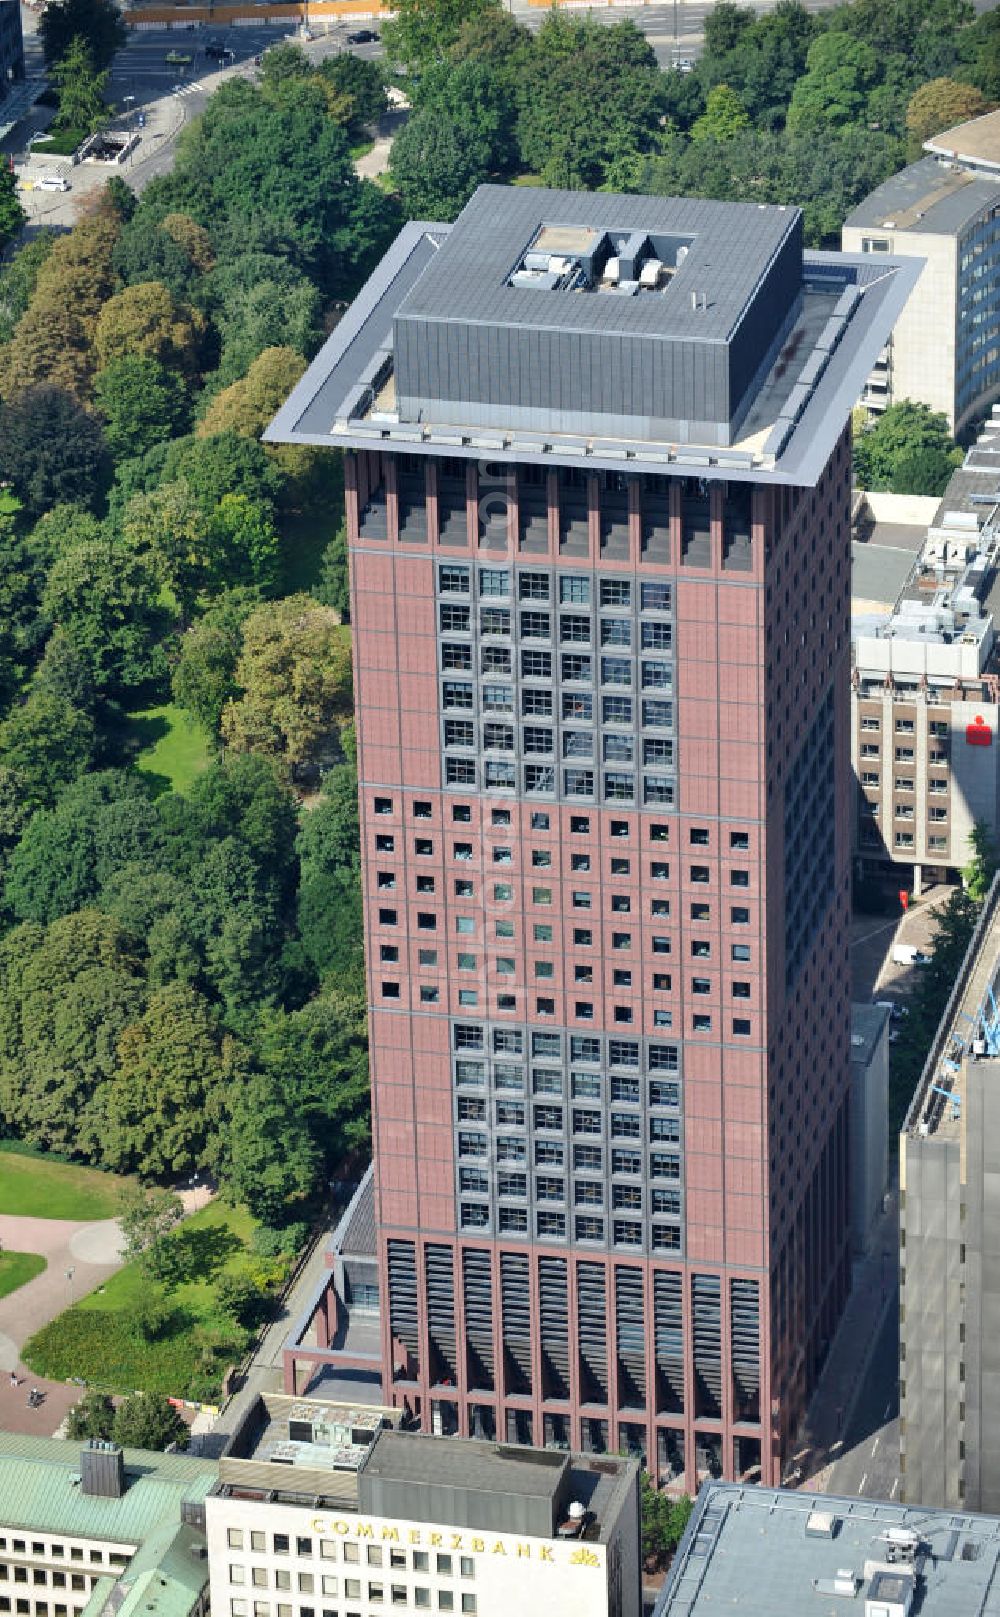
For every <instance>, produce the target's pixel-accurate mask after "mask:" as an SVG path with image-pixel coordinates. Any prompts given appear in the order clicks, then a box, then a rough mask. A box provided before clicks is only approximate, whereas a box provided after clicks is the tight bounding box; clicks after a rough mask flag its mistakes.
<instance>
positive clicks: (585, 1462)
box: [205, 1397, 642, 1617]
mask: <svg viewBox="0 0 1000 1617" xmlns="http://www.w3.org/2000/svg"><path fill="white" fill-rule="evenodd" d="M395 1422H398V1412H396V1411H391V1410H373V1409H365V1410H359V1409H350V1408H346V1407H343V1406H338V1405H335V1404H330V1403H322V1402H316V1401H313V1400H310V1401H305V1400H295V1399H292V1398H281V1397H268V1398H267V1400H266V1404H261V1405H258V1406H257V1407H256V1408H254V1409H252V1410H251V1411H250V1413H249V1416H248V1419H247V1423H246V1426H245V1427H244V1428H243V1429H241V1431H239V1432H237V1433H236V1435H235V1437H234V1440H233V1443H232V1444H231V1446H230V1448H229V1449H228V1450H227V1453H226V1454H225V1455H224V1456H223V1458H222V1460H221V1461H220V1464H219V1482H218V1485H217V1487H216V1488H215V1489H213V1491H212V1493H211V1495H210V1496H209V1498H208V1500H207V1501H206V1509H205V1514H206V1523H207V1533H208V1547H209V1559H210V1563H211V1569H212V1612H213V1617H375V1614H380V1613H382V1612H383V1611H385V1610H386V1608H387V1607H390V1606H391V1607H392V1608H393V1609H394V1610H395V1609H399V1610H401V1611H408V1612H413V1611H418V1612H419V1611H434V1612H455V1613H460V1614H465V1617H510V1614H511V1613H512V1612H518V1611H526V1612H527V1611H543V1610H544V1611H547V1612H551V1613H552V1617H640V1612H641V1610H642V1600H641V1591H640V1574H639V1471H638V1466H637V1464H636V1462H635V1461H634V1460H625V1459H621V1458H614V1459H594V1458H593V1457H591V1456H585V1455H576V1454H553V1453H550V1452H548V1451H547V1450H544V1449H519V1448H514V1449H512V1448H508V1447H506V1446H504V1445H503V1444H499V1443H486V1442H475V1441H467V1440H464V1439H461V1438H434V1437H424V1436H420V1435H419V1434H417V1433H413V1432H404V1431H400V1430H398V1429H394V1424H393V1423H395Z"/></svg>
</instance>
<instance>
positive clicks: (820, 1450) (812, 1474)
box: [787, 1176, 899, 1493]
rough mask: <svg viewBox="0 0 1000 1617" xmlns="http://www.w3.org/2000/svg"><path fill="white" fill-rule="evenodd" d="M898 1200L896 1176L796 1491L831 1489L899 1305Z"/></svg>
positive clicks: (806, 1437)
mask: <svg viewBox="0 0 1000 1617" xmlns="http://www.w3.org/2000/svg"><path fill="white" fill-rule="evenodd" d="M898 1199H899V1193H898V1187H897V1184H896V1180H895V1176H894V1178H893V1182H892V1184H891V1186H890V1199H889V1210H888V1212H886V1213H883V1214H882V1215H881V1216H880V1218H879V1220H878V1223H877V1225H876V1227H875V1233H874V1235H873V1237H872V1244H871V1250H870V1251H869V1253H868V1254H867V1256H866V1257H864V1258H860V1259H858V1260H857V1261H856V1262H855V1265H854V1276H853V1286H852V1289H851V1295H850V1297H849V1298H848V1302H847V1307H846V1308H845V1309H844V1313H843V1317H842V1318H841V1321H840V1326H839V1328H838V1330H837V1334H836V1336H835V1337H834V1339H833V1344H832V1346H831V1348H830V1352H829V1355H828V1357H827V1361H826V1364H825V1365H824V1367H823V1373H822V1375H821V1377H820V1382H819V1386H818V1387H817V1389H816V1391H815V1393H814V1394H813V1399H812V1402H811V1404H810V1405H809V1409H808V1411H807V1413H806V1418H805V1421H804V1423H803V1426H802V1429H801V1431H800V1433H799V1443H798V1448H797V1450H796V1453H795V1455H794V1456H793V1460H792V1466H793V1470H792V1471H791V1473H789V1474H788V1477H787V1480H788V1483H789V1485H790V1486H792V1487H795V1486H800V1487H802V1488H803V1489H806V1490H808V1491H810V1492H814V1493H822V1492H823V1491H824V1489H825V1488H826V1487H827V1485H828V1483H829V1480H830V1472H831V1470H832V1468H833V1465H834V1463H835V1462H836V1460H837V1459H838V1458H839V1455H840V1452H841V1450H840V1443H841V1440H842V1439H843V1435H844V1433H845V1432H846V1431H847V1430H848V1429H849V1427H850V1423H851V1416H852V1414H853V1412H854V1406H855V1404H856V1403H857V1401H858V1398H859V1397H860V1395H861V1392H862V1391H863V1389H864V1383H865V1375H866V1372H867V1370H868V1365H869V1361H870V1359H871V1356H872V1353H873V1351H874V1349H875V1344H876V1341H877V1340H878V1335H879V1330H880V1327H881V1325H882V1322H883V1320H884V1318H885V1315H886V1311H887V1309H890V1308H895V1307H896V1306H897V1297H898V1290H897V1268H898V1264H899V1230H898ZM796 1473H797V1474H796Z"/></svg>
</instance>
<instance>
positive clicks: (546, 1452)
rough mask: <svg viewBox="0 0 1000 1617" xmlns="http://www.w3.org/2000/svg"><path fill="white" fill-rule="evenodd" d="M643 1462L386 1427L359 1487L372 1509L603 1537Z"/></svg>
mask: <svg viewBox="0 0 1000 1617" xmlns="http://www.w3.org/2000/svg"><path fill="white" fill-rule="evenodd" d="M637 1470H638V1462H637V1461H636V1460H630V1459H625V1458H624V1457H622V1456H618V1455H589V1454H574V1453H570V1452H568V1451H560V1450H553V1449H538V1448H528V1447H521V1446H517V1447H511V1446H509V1445H507V1444H504V1443H496V1442H486V1441H481V1440H479V1439H474V1438H462V1437H428V1436H426V1435H424V1434H423V1433H420V1432H401V1431H396V1432H380V1433H379V1435H378V1437H377V1438H376V1440H375V1445H374V1447H373V1449H372V1451H371V1454H370V1455H369V1457H368V1459H367V1461H366V1462H365V1464H364V1466H363V1467H362V1470H361V1473H360V1475H359V1478H358V1489H359V1499H360V1507H361V1509H362V1511H364V1512H365V1513H366V1514H369V1515H389V1516H400V1517H403V1518H404V1519H409V1520H412V1521H426V1522H433V1521H435V1520H436V1521H440V1522H446V1523H449V1524H451V1525H453V1526H456V1527H467V1528H470V1529H472V1530H473V1531H482V1532H488V1531H490V1530H491V1529H495V1530H497V1531H500V1532H502V1531H507V1532H523V1533H527V1534H531V1535H533V1536H535V1537H540V1538H576V1537H582V1538H585V1539H587V1540H589V1541H590V1542H596V1543H600V1542H602V1541H604V1540H605V1539H607V1538H608V1537H609V1536H610V1535H611V1534H612V1532H613V1531H614V1528H615V1525H616V1523H617V1521H618V1519H619V1516H620V1514H621V1511H622V1509H623V1508H624V1505H625V1502H626V1500H627V1498H628V1496H629V1493H630V1491H631V1490H632V1488H633V1487H634V1485H635V1481H636V1476H637ZM574 1502H575V1503H576V1504H577V1505H579V1506H582V1507H583V1510H584V1512H585V1515H584V1516H583V1518H582V1527H581V1525H580V1524H579V1523H574V1522H573V1521H572V1520H571V1516H570V1506H571V1504H572V1503H574Z"/></svg>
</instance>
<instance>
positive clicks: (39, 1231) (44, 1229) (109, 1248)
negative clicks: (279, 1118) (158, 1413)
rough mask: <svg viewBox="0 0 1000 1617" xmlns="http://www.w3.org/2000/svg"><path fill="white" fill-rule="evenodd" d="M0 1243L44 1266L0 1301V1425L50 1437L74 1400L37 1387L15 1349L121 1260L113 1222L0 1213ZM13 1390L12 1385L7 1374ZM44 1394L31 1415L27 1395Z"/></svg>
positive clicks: (63, 1391) (68, 1390) (57, 1384)
mask: <svg viewBox="0 0 1000 1617" xmlns="http://www.w3.org/2000/svg"><path fill="white" fill-rule="evenodd" d="M179 1194H180V1198H181V1201H182V1202H183V1203H184V1211H185V1213H193V1212H196V1211H197V1209H198V1208H200V1207H204V1206H205V1204H206V1202H208V1201H209V1200H210V1199H211V1198H210V1192H209V1190H208V1188H207V1187H206V1186H204V1185H201V1186H199V1187H198V1189H197V1190H191V1189H185V1190H182V1191H181V1192H180V1193H179ZM0 1242H2V1243H3V1246H4V1247H5V1248H7V1249H8V1250H9V1251H11V1252H39V1253H41V1255H42V1257H43V1258H44V1259H45V1260H46V1264H47V1267H46V1268H45V1269H44V1270H43V1271H42V1273H41V1274H40V1275H36V1276H35V1278H34V1280H29V1281H28V1283H27V1285H26V1286H21V1287H20V1288H19V1289H18V1290H17V1291H12V1292H11V1293H10V1295H9V1296H8V1297H4V1298H2V1299H0V1427H3V1428H5V1429H6V1430H7V1431H9V1432H32V1433H33V1434H34V1435H35V1436H36V1437H47V1436H50V1435H51V1434H52V1433H53V1432H54V1431H55V1430H56V1428H57V1427H58V1426H59V1425H60V1424H61V1423H62V1421H63V1420H64V1418H65V1416H66V1414H67V1412H68V1411H69V1409H70V1408H71V1406H72V1405H73V1404H75V1403H76V1401H77V1399H78V1398H79V1396H80V1389H79V1388H78V1387H75V1386H73V1385H69V1384H67V1383H66V1382H62V1381H40V1380H37V1379H36V1378H34V1377H32V1376H30V1375H29V1372H28V1371H27V1370H26V1369H25V1367H24V1365H23V1364H22V1363H21V1358H20V1355H21V1349H22V1348H23V1346H24V1344H25V1342H27V1340H28V1339H29V1337H31V1336H34V1334H35V1332H36V1331H40V1330H41V1328H42V1326H43V1325H47V1324H48V1323H49V1321H50V1320H51V1319H55V1317H56V1315H57V1314H61V1313H62V1312H63V1311H64V1309H67V1308H69V1306H70V1305H71V1303H75V1302H78V1301H79V1299H80V1298H81V1297H84V1296H85V1295H86V1294H87V1292H88V1291H93V1290H94V1289H95V1288H96V1287H97V1286H100V1285H102V1284H103V1282H104V1281H105V1280H108V1279H109V1278H110V1277H111V1275H113V1274H114V1273H115V1271H116V1270H118V1269H120V1268H121V1266H122V1263H123V1261H124V1249H123V1243H122V1234H121V1230H120V1229H119V1227H118V1220H117V1219H114V1218H105V1219H100V1220H97V1221H95V1222H92V1223H76V1222H74V1221H73V1220H72V1219H62V1218H21V1217H19V1216H18V1215H17V1214H15V1213H0ZM12 1372H13V1373H14V1374H15V1375H16V1376H17V1380H18V1385H17V1386H16V1387H14V1386H12V1385H11V1373H12ZM32 1386H37V1387H38V1388H39V1389H40V1390H41V1391H43V1392H44V1393H45V1400H44V1402H43V1403H42V1404H41V1405H39V1407H38V1408H37V1409H31V1408H29V1406H28V1390H29V1388H30V1387H32Z"/></svg>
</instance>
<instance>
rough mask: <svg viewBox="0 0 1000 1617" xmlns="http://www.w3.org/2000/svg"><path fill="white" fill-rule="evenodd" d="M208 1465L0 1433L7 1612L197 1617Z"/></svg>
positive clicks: (1, 1605) (1, 1600) (27, 1616)
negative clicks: (151, 1614) (152, 1614)
mask: <svg viewBox="0 0 1000 1617" xmlns="http://www.w3.org/2000/svg"><path fill="white" fill-rule="evenodd" d="M216 1472H217V1467H216V1465H215V1462H214V1461H213V1460H203V1459H198V1458H193V1457H189V1456H188V1455H184V1454H151V1453H147V1452H145V1451H143V1450H139V1449H135V1450H133V1449H126V1450H124V1451H123V1450H122V1449H120V1448H118V1447H117V1446H116V1445H114V1444H111V1443H88V1444H86V1445H85V1446H84V1447H83V1449H82V1450H81V1449H80V1448H79V1447H78V1446H77V1445H76V1444H75V1443H67V1442H60V1441H58V1440H57V1439H55V1438H45V1437H22V1436H19V1435H16V1434H15V1433H12V1432H0V1613H2V1614H3V1617H8V1614H9V1617H107V1614H111V1613H113V1614H114V1617H148V1614H149V1613H150V1612H152V1613H154V1614H155V1617H204V1614H205V1613H206V1612H207V1610H208V1561H207V1554H206V1548H205V1537H204V1532H203V1528H204V1499H205V1495H206V1493H207V1491H208V1489H209V1488H210V1487H211V1486H212V1484H213V1483H214V1481H215V1478H216Z"/></svg>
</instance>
